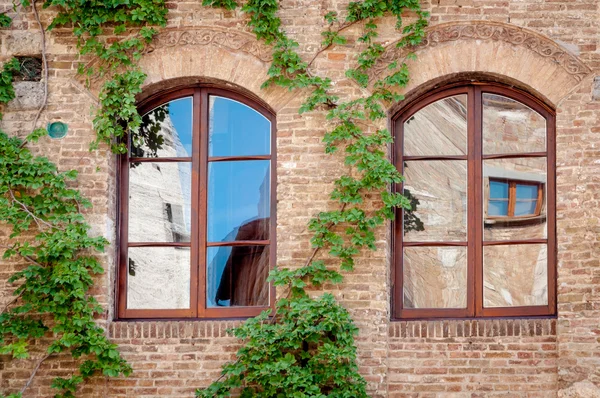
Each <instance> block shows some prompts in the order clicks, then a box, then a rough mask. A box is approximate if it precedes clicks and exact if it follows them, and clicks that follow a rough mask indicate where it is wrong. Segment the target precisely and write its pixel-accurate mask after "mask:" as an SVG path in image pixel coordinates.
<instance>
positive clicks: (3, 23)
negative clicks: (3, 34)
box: [0, 12, 12, 28]
mask: <svg viewBox="0 0 600 398" xmlns="http://www.w3.org/2000/svg"><path fill="white" fill-rule="evenodd" d="M11 22H12V18H11V17H9V16H8V15H6V13H5V12H3V13H0V28H8V27H9V26H10V24H11Z"/></svg>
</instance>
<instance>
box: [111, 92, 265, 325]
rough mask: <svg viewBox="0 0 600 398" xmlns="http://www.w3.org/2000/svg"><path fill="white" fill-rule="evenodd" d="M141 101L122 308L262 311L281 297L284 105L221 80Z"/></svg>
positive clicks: (125, 204) (123, 216)
mask: <svg viewBox="0 0 600 398" xmlns="http://www.w3.org/2000/svg"><path fill="white" fill-rule="evenodd" d="M139 110H140V114H141V115H143V124H142V127H141V128H140V129H139V130H138V131H137V132H136V133H134V134H132V136H131V137H129V153H128V154H126V155H123V156H122V159H121V171H120V176H121V200H120V208H121V211H120V233H121V236H120V267H119V275H118V316H119V317H120V318H186V317H187V318H190V317H191V318H206V317H210V318H219V317H240V316H242V317H243V316H254V315H258V314H259V313H260V311H262V310H264V309H266V308H269V307H270V306H272V303H273V287H272V286H271V285H270V284H269V283H268V282H267V276H268V272H269V270H270V268H271V267H272V264H273V260H274V257H275V254H274V248H275V225H276V224H275V214H274V203H275V187H274V185H275V181H276V180H275V145H274V142H275V119H274V115H273V114H272V113H271V112H270V111H269V110H267V109H266V108H265V107H263V106H261V105H259V104H257V103H256V102H254V101H251V100H249V99H248V98H246V97H243V96H241V95H239V94H237V93H234V92H231V91H226V90H222V89H217V88H211V87H194V88H186V89H182V90H178V91H174V92H169V93H166V94H162V95H159V96H154V97H152V98H150V99H148V100H146V101H145V102H144V103H142V104H141V105H140V107H139Z"/></svg>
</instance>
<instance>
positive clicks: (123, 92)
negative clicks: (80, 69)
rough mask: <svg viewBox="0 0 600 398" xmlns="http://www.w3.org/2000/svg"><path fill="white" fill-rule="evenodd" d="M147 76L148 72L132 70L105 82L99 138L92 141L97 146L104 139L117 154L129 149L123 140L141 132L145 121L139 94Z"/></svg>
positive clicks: (97, 123)
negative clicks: (142, 116) (129, 135)
mask: <svg viewBox="0 0 600 398" xmlns="http://www.w3.org/2000/svg"><path fill="white" fill-rule="evenodd" d="M145 79H146V75H145V74H144V73H143V72H142V71H140V70H139V69H132V70H128V71H126V72H124V73H117V74H115V75H114V76H113V78H112V79H110V80H108V81H107V82H105V83H104V86H103V88H102V91H101V92H100V109H99V111H98V112H97V113H96V117H95V118H94V129H95V130H96V137H97V138H96V141H95V142H94V143H93V144H92V148H93V149H96V148H97V147H98V144H99V143H100V142H106V143H108V144H110V146H111V150H112V151H113V152H114V153H125V152H127V145H126V144H124V143H123V140H122V139H123V138H124V137H126V135H127V134H133V133H134V132H135V131H137V130H138V129H139V127H140V124H141V122H142V118H141V116H140V115H139V113H138V111H137V107H136V101H135V96H136V95H137V94H139V93H140V92H141V91H142V89H141V86H142V83H143V82H144V80H145Z"/></svg>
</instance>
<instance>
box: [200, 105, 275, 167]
mask: <svg viewBox="0 0 600 398" xmlns="http://www.w3.org/2000/svg"><path fill="white" fill-rule="evenodd" d="M209 112H210V119H209V122H208V124H209V129H208V156H244V155H269V154H271V122H270V121H269V120H268V119H267V118H266V117H264V116H263V115H262V114H260V113H259V112H257V111H255V110H254V109H252V108H250V107H248V106H246V105H244V104H242V103H241V102H237V101H234V100H231V99H228V98H223V97H217V96H214V95H211V96H210V110H209Z"/></svg>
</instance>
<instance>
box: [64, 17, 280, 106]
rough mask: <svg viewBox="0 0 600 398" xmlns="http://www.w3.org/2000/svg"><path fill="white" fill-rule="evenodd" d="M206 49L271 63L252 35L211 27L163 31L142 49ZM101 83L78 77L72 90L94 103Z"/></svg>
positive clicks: (94, 78)
mask: <svg viewBox="0 0 600 398" xmlns="http://www.w3.org/2000/svg"><path fill="white" fill-rule="evenodd" d="M207 45H214V46H217V47H223V48H225V49H227V50H229V51H232V52H240V51H241V52H244V53H247V54H249V55H252V56H254V57H256V58H258V59H259V60H260V61H263V62H270V61H271V60H272V56H271V48H270V47H269V46H267V45H265V44H263V43H261V42H259V41H257V40H256V38H255V37H254V36H253V35H251V34H249V33H245V32H239V31H234V30H229V29H224V28H219V27H215V26H208V27H206V26H205V27H196V28H186V29H166V30H163V31H161V32H160V33H159V34H158V35H156V36H155V37H154V39H153V40H152V42H151V43H150V44H148V45H147V46H146V48H145V49H144V54H148V53H151V52H153V51H155V50H159V49H161V48H171V47H182V46H207ZM98 63H99V61H98V59H94V60H92V61H90V62H89V63H88V64H87V65H86V66H87V67H93V66H95V65H97V64H98ZM101 81H102V79H100V76H98V75H94V76H91V77H87V76H85V75H80V74H77V75H75V76H74V77H73V80H72V82H73V83H74V85H75V86H76V87H78V88H79V89H80V90H82V91H85V92H89V93H90V94H91V98H94V99H96V97H97V96H98V93H99V91H100V86H101Z"/></svg>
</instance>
